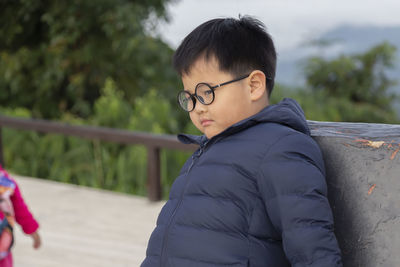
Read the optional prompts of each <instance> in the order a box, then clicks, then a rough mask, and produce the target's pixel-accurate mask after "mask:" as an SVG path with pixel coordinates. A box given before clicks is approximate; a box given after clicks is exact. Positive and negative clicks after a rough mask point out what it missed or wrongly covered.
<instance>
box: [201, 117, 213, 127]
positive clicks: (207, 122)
mask: <svg viewBox="0 0 400 267" xmlns="http://www.w3.org/2000/svg"><path fill="white" fill-rule="evenodd" d="M200 123H201V126H203V127H206V126H209V125H210V124H211V123H212V120H209V119H201V120H200Z"/></svg>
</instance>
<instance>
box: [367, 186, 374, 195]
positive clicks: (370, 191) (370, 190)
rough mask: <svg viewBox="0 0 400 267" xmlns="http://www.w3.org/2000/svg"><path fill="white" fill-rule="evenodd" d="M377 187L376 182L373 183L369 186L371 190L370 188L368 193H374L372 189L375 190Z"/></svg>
mask: <svg viewBox="0 0 400 267" xmlns="http://www.w3.org/2000/svg"><path fill="white" fill-rule="evenodd" d="M375 187H376V184H373V185H372V186H371V187H370V188H369V190H368V195H371V194H372V191H374V188H375Z"/></svg>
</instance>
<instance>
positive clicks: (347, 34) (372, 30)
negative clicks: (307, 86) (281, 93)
mask: <svg viewBox="0 0 400 267" xmlns="http://www.w3.org/2000/svg"><path fill="white" fill-rule="evenodd" d="M314 38H315V40H327V41H333V42H334V44H333V45H332V46H330V47H328V48H326V49H320V50H318V48H315V47H311V46H310V45H307V44H305V45H301V46H299V47H296V48H295V49H292V50H288V51H283V52H281V53H280V54H279V55H278V69H277V77H276V80H277V82H278V83H282V84H286V85H292V86H293V85H299V86H300V85H303V84H304V79H303V74H302V73H301V70H302V67H301V62H302V61H304V59H305V58H307V57H308V56H310V55H312V54H316V53H318V54H320V55H323V56H329V57H330V56H337V55H339V54H348V53H355V52H356V53H360V52H364V51H366V50H368V49H369V48H371V47H372V46H374V45H377V44H379V43H382V42H383V41H388V42H389V43H391V44H392V45H394V46H396V47H397V60H396V62H397V64H396V68H395V69H394V70H392V71H390V72H389V73H388V74H389V76H390V77H392V78H394V79H396V80H398V81H399V84H398V85H397V87H396V88H393V89H394V91H396V92H398V93H399V94H400V26H393V27H377V26H354V25H342V26H339V27H337V28H334V29H332V30H330V31H328V32H326V33H324V34H322V35H320V36H315V37H314Z"/></svg>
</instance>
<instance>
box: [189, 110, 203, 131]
mask: <svg viewBox="0 0 400 267" xmlns="http://www.w3.org/2000/svg"><path fill="white" fill-rule="evenodd" d="M189 118H190V120H191V121H192V123H193V124H194V126H196V128H197V129H199V130H200V131H202V129H201V124H200V121H199V117H198V116H197V115H196V113H195V112H194V111H192V112H189Z"/></svg>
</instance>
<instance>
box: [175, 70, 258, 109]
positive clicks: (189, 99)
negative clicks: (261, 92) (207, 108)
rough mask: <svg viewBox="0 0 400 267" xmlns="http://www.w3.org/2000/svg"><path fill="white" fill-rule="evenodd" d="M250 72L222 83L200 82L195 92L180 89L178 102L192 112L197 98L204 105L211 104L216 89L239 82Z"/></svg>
mask: <svg viewBox="0 0 400 267" xmlns="http://www.w3.org/2000/svg"><path fill="white" fill-rule="evenodd" d="M249 75H250V74H247V75H244V76H240V77H239V78H236V79H233V80H231V81H228V82H224V83H220V84H217V85H215V86H211V85H209V84H208V83H199V84H197V85H196V88H195V90H194V94H191V93H189V92H188V91H180V92H179V93H178V103H179V105H180V106H181V108H183V109H184V110H185V111H187V112H190V111H192V110H194V108H195V106H196V99H197V100H199V102H200V103H202V104H203V105H210V104H211V103H212V102H213V101H214V99H215V93H214V91H215V90H216V89H217V88H219V87H221V86H223V85H227V84H230V83H233V82H237V81H240V80H243V79H245V78H247V77H249Z"/></svg>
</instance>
